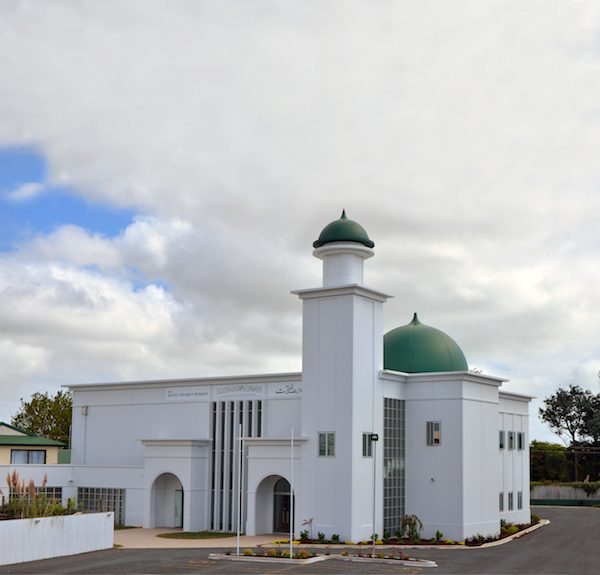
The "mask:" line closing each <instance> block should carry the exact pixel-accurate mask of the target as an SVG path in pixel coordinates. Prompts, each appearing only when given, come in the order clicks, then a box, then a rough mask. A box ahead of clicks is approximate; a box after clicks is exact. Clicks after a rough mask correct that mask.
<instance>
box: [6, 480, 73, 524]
mask: <svg viewBox="0 0 600 575" xmlns="http://www.w3.org/2000/svg"><path fill="white" fill-rule="evenodd" d="M46 482H47V478H46V477H45V476H44V480H43V481H42V485H41V486H40V487H41V489H42V490H43V488H44V487H46ZM6 484H7V485H8V501H6V502H5V497H4V494H3V493H2V490H1V489H0V501H2V505H0V516H2V517H3V518H4V519H29V518H32V517H52V516H56V515H72V514H73V513H75V511H77V508H76V506H75V502H74V500H73V499H69V501H68V503H67V506H66V507H63V506H62V503H61V502H60V500H58V499H53V498H49V497H48V496H47V495H46V494H45V493H43V491H41V492H40V491H38V489H37V488H36V486H35V483H34V482H33V479H30V480H29V482H27V483H26V482H25V480H24V479H21V477H20V476H19V474H18V473H17V471H16V470H15V471H13V472H12V473H8V474H7V476H6Z"/></svg>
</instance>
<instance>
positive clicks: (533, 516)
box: [531, 513, 540, 525]
mask: <svg viewBox="0 0 600 575" xmlns="http://www.w3.org/2000/svg"><path fill="white" fill-rule="evenodd" d="M539 522H540V516H539V515H536V514H535V513H532V514H531V524H532V525H535V524H536V523H539Z"/></svg>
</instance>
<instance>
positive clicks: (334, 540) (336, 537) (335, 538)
mask: <svg viewBox="0 0 600 575" xmlns="http://www.w3.org/2000/svg"><path fill="white" fill-rule="evenodd" d="M331 541H332V543H339V542H340V536H339V534H338V533H334V534H333V535H332V536H331Z"/></svg>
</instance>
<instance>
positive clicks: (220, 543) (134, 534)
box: [114, 527, 285, 549]
mask: <svg viewBox="0 0 600 575" xmlns="http://www.w3.org/2000/svg"><path fill="white" fill-rule="evenodd" d="M177 532H181V529H169V528H168V527H161V528H158V529H142V528H141V527H136V528H134V529H117V530H116V531H115V539H114V543H115V545H119V546H121V547H123V548H125V549H174V548H179V549H194V548H210V549H215V548H223V547H235V546H236V545H237V537H236V536H235V535H234V536H233V537H223V538H219V539H166V538H164V537H157V535H158V534H159V533H177ZM282 537H283V538H285V536H284V535H282V534H275V535H256V536H254V537H250V536H247V535H242V536H241V537H240V546H242V547H256V546H257V545H264V544H265V543H273V541H276V540H277V539H281V538H282Z"/></svg>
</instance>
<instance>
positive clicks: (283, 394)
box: [269, 383, 302, 399]
mask: <svg viewBox="0 0 600 575" xmlns="http://www.w3.org/2000/svg"><path fill="white" fill-rule="evenodd" d="M301 396H302V386H301V385H295V384H293V383H284V384H279V385H271V386H269V397H271V398H274V399H282V398H283V399H287V398H290V399H293V398H295V397H301Z"/></svg>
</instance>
